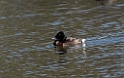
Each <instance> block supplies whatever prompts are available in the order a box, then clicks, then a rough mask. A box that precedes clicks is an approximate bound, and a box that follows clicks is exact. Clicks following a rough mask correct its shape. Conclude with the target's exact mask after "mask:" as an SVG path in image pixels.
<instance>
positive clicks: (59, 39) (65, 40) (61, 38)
mask: <svg viewBox="0 0 124 78" xmlns="http://www.w3.org/2000/svg"><path fill="white" fill-rule="evenodd" d="M52 39H53V40H54V42H53V45H54V46H70V45H77V44H81V43H84V42H85V39H84V38H74V37H66V35H65V34H64V32H63V31H58V32H57V34H56V35H55V37H54V38H52Z"/></svg>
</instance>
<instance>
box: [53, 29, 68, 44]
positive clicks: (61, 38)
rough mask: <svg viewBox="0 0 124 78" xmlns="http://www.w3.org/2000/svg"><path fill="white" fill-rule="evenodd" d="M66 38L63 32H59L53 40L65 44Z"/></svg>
mask: <svg viewBox="0 0 124 78" xmlns="http://www.w3.org/2000/svg"><path fill="white" fill-rule="evenodd" d="M66 38H67V37H66V36H65V34H64V32H63V31H59V32H57V34H56V35H55V37H54V38H52V39H54V40H57V41H60V42H62V43H63V42H64V41H65V40H66Z"/></svg>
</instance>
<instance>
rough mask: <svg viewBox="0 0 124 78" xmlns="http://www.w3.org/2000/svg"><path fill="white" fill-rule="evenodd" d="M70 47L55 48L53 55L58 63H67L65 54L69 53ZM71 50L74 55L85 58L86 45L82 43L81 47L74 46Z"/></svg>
mask: <svg viewBox="0 0 124 78" xmlns="http://www.w3.org/2000/svg"><path fill="white" fill-rule="evenodd" d="M69 49H70V47H63V46H57V47H55V54H56V55H57V57H58V63H66V62H67V60H68V59H67V57H68V56H67V54H68V53H69V52H70V51H68V50H69ZM71 50H72V51H74V53H77V54H79V56H80V54H81V55H82V56H83V57H85V58H86V44H85V43H82V45H75V46H72V47H71Z"/></svg>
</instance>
